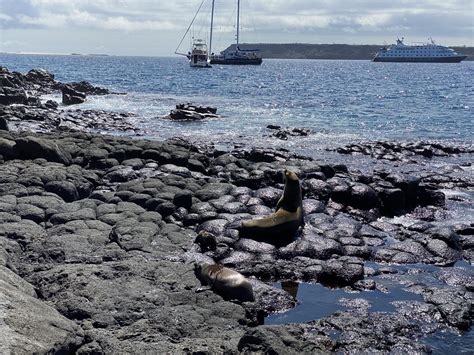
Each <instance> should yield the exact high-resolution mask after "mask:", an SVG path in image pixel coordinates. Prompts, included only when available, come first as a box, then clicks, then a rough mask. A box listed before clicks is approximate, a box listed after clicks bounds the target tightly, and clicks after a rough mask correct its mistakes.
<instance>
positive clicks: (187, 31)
mask: <svg viewBox="0 0 474 355" xmlns="http://www.w3.org/2000/svg"><path fill="white" fill-rule="evenodd" d="M204 1H206V0H202V1H201V5H199V8H198V9H197V11H196V13H195V14H194V17H193V20H192V21H191V23H190V24H189V26H188V29H187V30H186V32H185V33H184V36H183V38H181V41H180V42H179V44H178V47H176V49H175V51H174V54H179V55H184V56H186V57H187V55H186V54H184V53H179V52H178V49H179V47H180V46H181V44H182V43H183V41H184V38H185V37H186V36H187V34H188V33H189V30H190V29H191V26H192V25H193V23H194V20H196V17H197V15H198V13H199V11H201V7H202V5H203V4H204Z"/></svg>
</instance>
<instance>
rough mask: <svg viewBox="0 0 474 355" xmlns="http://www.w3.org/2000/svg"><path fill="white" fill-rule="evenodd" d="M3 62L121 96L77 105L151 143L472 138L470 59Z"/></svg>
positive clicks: (311, 150) (306, 145)
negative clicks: (295, 130)
mask: <svg viewBox="0 0 474 355" xmlns="http://www.w3.org/2000/svg"><path fill="white" fill-rule="evenodd" d="M0 65H1V66H5V67H7V68H9V69H10V70H16V71H20V72H26V71H28V70H30V69H32V68H38V67H40V68H45V69H47V70H49V71H51V72H52V73H54V74H55V75H56V79H57V80H60V81H66V82H67V81H79V80H88V81H90V82H92V83H93V84H95V85H100V86H105V87H108V88H110V89H112V90H114V91H120V92H127V93H128V94H127V95H125V96H119V95H109V96H103V97H97V96H95V97H94V96H89V97H88V101H87V103H85V104H83V105H81V106H82V108H93V109H108V110H114V111H127V112H133V113H136V114H137V115H138V116H137V118H135V119H134V123H135V124H136V125H137V126H138V127H140V128H141V129H142V130H143V132H144V136H146V137H148V138H166V137H171V136H178V135H179V136H184V137H188V138H190V139H204V140H207V141H213V142H216V143H222V144H239V143H240V144H248V143H251V144H252V145H261V146H282V147H285V148H289V149H292V150H296V151H298V152H303V153H306V154H315V152H318V151H321V150H324V149H325V148H331V147H332V148H334V147H338V146H341V145H344V144H346V143H349V142H354V141H365V140H375V139H388V140H416V139H429V140H451V141H459V142H467V143H472V141H473V132H474V79H473V78H474V62H462V63H459V64H416V63H415V64H412V63H373V62H370V61H342V60H318V61H316V60H265V61H264V63H263V65H262V66H219V65H215V66H214V67H213V68H212V69H196V68H190V67H189V65H188V63H187V61H186V59H185V58H154V57H115V56H55V55H13V54H0ZM56 99H58V100H59V97H57V98H56ZM183 102H193V103H197V104H202V105H209V106H215V107H217V109H218V113H220V114H221V115H222V116H223V117H222V118H220V119H213V120H208V121H205V122H170V121H167V120H163V119H161V117H162V116H164V115H166V114H167V113H169V111H170V110H171V109H173V108H174V106H175V105H176V104H177V103H183ZM74 108H75V107H74ZM269 124H276V125H281V126H282V127H305V128H310V129H311V130H312V132H313V134H312V135H311V136H310V137H307V138H298V139H292V140H291V139H290V141H288V142H281V141H279V140H276V139H274V138H272V139H269V138H268V137H267V136H268V135H269V134H270V133H271V132H270V131H269V130H268V129H266V126H267V125H269Z"/></svg>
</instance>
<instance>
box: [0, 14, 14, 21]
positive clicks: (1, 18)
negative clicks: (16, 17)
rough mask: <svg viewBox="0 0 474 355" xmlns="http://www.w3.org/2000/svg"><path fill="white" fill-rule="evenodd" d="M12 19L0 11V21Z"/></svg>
mask: <svg viewBox="0 0 474 355" xmlns="http://www.w3.org/2000/svg"><path fill="white" fill-rule="evenodd" d="M11 20H13V17H11V16H9V15H7V14H2V13H1V12H0V21H11Z"/></svg>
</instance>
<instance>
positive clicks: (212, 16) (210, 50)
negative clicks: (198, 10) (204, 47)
mask: <svg viewBox="0 0 474 355" xmlns="http://www.w3.org/2000/svg"><path fill="white" fill-rule="evenodd" d="M214 1H215V0H212V10H211V32H210V34H209V54H208V55H212V30H213V28H214Z"/></svg>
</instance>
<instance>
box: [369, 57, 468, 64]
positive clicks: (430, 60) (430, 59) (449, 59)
mask: <svg viewBox="0 0 474 355" xmlns="http://www.w3.org/2000/svg"><path fill="white" fill-rule="evenodd" d="M466 57H467V56H465V55H460V56H453V57H425V58H416V57H406V58H393V57H392V58H384V57H375V58H374V59H373V60H372V61H374V62H387V63H459V62H462V61H463V60H464V59H466Z"/></svg>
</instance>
